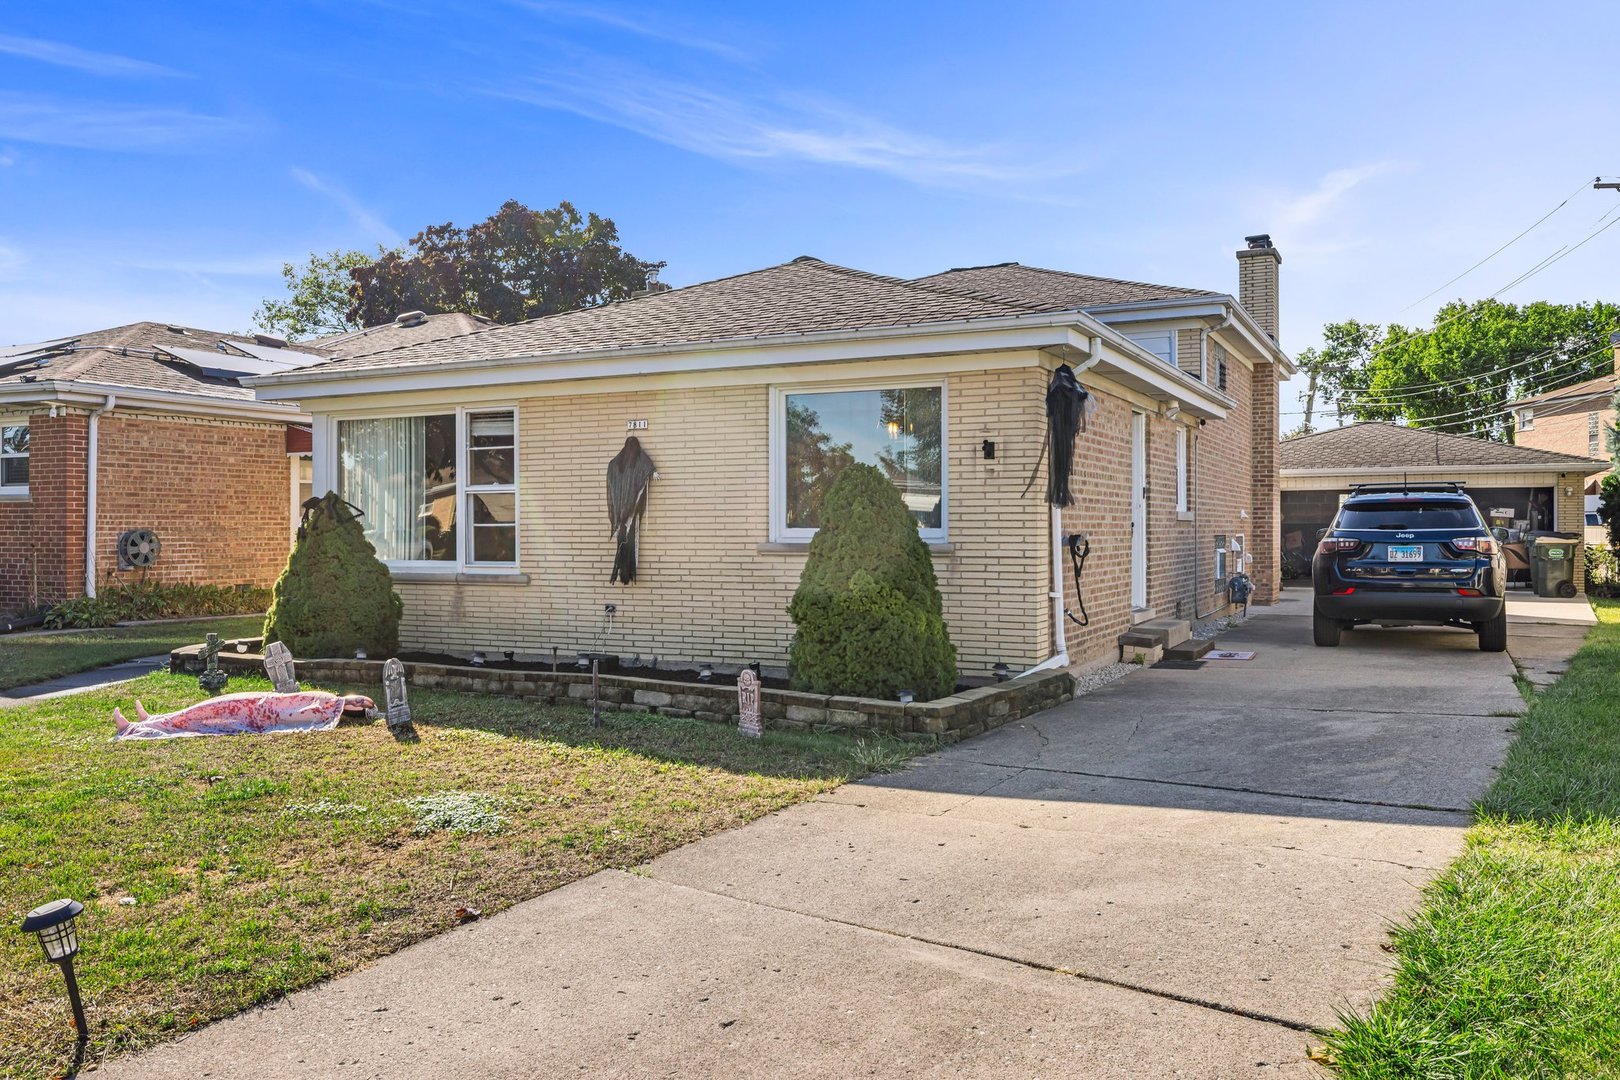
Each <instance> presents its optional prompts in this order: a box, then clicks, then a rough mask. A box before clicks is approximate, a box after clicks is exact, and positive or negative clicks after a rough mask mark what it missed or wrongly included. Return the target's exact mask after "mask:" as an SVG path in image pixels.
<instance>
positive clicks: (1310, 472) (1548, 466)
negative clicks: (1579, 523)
mask: <svg viewBox="0 0 1620 1080" xmlns="http://www.w3.org/2000/svg"><path fill="white" fill-rule="evenodd" d="M1612 464H1613V463H1612V462H1608V461H1602V460H1599V459H1598V458H1575V459H1573V460H1571V461H1545V462H1518V463H1516V464H1513V465H1363V466H1361V467H1359V468H1349V469H1281V470H1279V475H1281V477H1282V478H1283V479H1284V480H1289V479H1303V478H1305V477H1309V476H1368V475H1372V474H1378V473H1391V474H1393V473H1403V474H1404V473H1413V474H1419V475H1423V476H1433V475H1441V476H1444V475H1446V474H1448V473H1462V474H1465V475H1469V476H1475V475H1479V474H1482V473H1504V472H1507V473H1512V472H1520V473H1522V472H1546V473H1566V472H1586V471H1588V470H1590V471H1592V472H1601V471H1603V470H1604V469H1608V468H1611V467H1612ZM1368 483H1380V484H1394V483H1399V481H1397V480H1377V481H1368Z"/></svg>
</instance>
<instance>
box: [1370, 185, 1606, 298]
mask: <svg viewBox="0 0 1620 1080" xmlns="http://www.w3.org/2000/svg"><path fill="white" fill-rule="evenodd" d="M1588 183H1589V181H1586V180H1582V181H1581V183H1580V186H1578V187H1577V188H1576V189H1575V190H1574V191H1572V192H1570V193H1569V194H1568V195H1565V196H1564V201H1563V202H1561V203H1559V204H1558V205H1557V206H1555V207H1553V208H1552V209H1551V210H1549V211H1547V212H1546V213H1545V214H1542V215H1541V216H1540V217H1538V218H1537V219H1536V220H1535V221H1534V222H1533V223H1532V224H1531V225H1530V227H1529V228H1527V229H1525V230H1524V231H1523V232H1521V233H1519V234H1518V235H1517V236H1515V237H1514V238H1513V239H1511V240H1509V241H1508V242H1507V243H1505V244H1503V245H1502V246H1501V247H1499V248H1497V249H1496V250H1495V251H1493V252H1491V253H1490V254H1489V255H1487V256H1485V257H1484V258H1483V259H1481V260H1479V262H1477V263H1475V264H1474V265H1473V266H1470V267H1469V268H1468V269H1466V270H1464V271H1463V272H1462V273H1460V274H1458V275H1457V276H1456V277H1454V278H1452V279H1451V280H1450V281H1448V282H1446V283H1445V284H1444V285H1441V286H1440V288H1438V289H1434V290H1432V291H1430V292H1426V293H1424V294H1423V295H1422V296H1420V297H1418V298H1417V299H1416V300H1414V301H1412V302H1411V303H1410V304H1407V305H1406V306H1405V307H1403V308H1401V310H1400V311H1397V312H1396V313H1395V314H1397V315H1399V314H1401V312H1404V311H1410V310H1411V309H1413V308H1415V307H1417V306H1418V305H1419V304H1421V303H1423V301H1425V300H1427V299H1428V298H1429V297H1431V296H1433V295H1434V294H1435V293H1437V292H1439V291H1440V289H1448V288H1450V287H1451V286H1452V285H1455V284H1456V283H1457V282H1459V281H1461V280H1462V279H1463V278H1465V277H1467V276H1468V275H1469V274H1472V273H1473V272H1474V271H1475V270H1478V269H1479V268H1480V267H1482V266H1484V265H1485V264H1486V263H1488V262H1490V261H1491V260H1492V259H1494V258H1496V257H1497V256H1498V255H1500V254H1502V252H1504V251H1506V250H1507V249H1508V248H1510V247H1512V246H1513V245H1514V244H1517V243H1518V242H1519V241H1520V240H1523V239H1524V238H1525V237H1526V236H1528V235H1530V233H1532V232H1534V231H1535V230H1536V228H1537V227H1539V226H1540V225H1541V223H1542V222H1544V221H1546V220H1547V219H1548V218H1550V217H1552V216H1553V215H1554V214H1556V213H1558V211H1560V210H1562V209H1563V208H1564V207H1566V206H1568V205H1569V200H1571V199H1573V198H1574V197H1575V196H1577V195H1579V194H1580V193H1581V192H1583V191H1585V190H1586V186H1587V184H1588Z"/></svg>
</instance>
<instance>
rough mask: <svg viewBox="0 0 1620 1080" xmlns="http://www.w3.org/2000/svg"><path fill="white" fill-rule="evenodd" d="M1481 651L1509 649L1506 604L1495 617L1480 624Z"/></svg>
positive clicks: (1504, 650)
mask: <svg viewBox="0 0 1620 1080" xmlns="http://www.w3.org/2000/svg"><path fill="white" fill-rule="evenodd" d="M1479 651H1480V652H1506V651H1507V608H1506V607H1505V606H1504V607H1503V608H1502V611H1501V613H1500V614H1498V615H1497V616H1496V618H1494V619H1487V620H1486V621H1484V622H1482V623H1480V624H1479Z"/></svg>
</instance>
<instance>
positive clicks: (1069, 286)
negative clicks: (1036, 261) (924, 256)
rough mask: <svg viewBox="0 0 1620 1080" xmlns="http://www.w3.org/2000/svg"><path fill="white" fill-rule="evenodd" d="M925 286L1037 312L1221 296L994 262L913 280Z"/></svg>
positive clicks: (1198, 290)
mask: <svg viewBox="0 0 1620 1080" xmlns="http://www.w3.org/2000/svg"><path fill="white" fill-rule="evenodd" d="M915 280H916V281H917V282H919V283H921V284H924V285H945V286H949V287H952V288H960V289H971V290H972V291H974V292H976V293H980V294H982V295H985V296H994V297H997V298H998V299H1002V300H1008V301H1012V302H1014V303H1018V304H1024V305H1027V306H1029V307H1033V308H1037V309H1039V310H1041V311H1068V310H1071V309H1076V308H1089V307H1102V306H1104V305H1107V304H1134V303H1142V302H1144V301H1148V300H1184V299H1191V298H1195V297H1203V296H1220V295H1223V294H1221V293H1214V292H1210V291H1208V290H1207V289H1183V288H1180V287H1178V286H1175V285H1150V284H1148V283H1147V282H1143V281H1122V280H1119V279H1117V278H1103V277H1091V276H1089V275H1087V274H1071V273H1069V272H1068V271H1066V270H1046V269H1043V268H1042V267H1039V266H1022V265H1020V264H1018V263H1015V262H1008V263H996V264H995V265H993V266H964V267H959V268H957V269H955V270H946V271H944V272H943V273H939V274H930V275H929V276H927V277H920V278H917V279H915Z"/></svg>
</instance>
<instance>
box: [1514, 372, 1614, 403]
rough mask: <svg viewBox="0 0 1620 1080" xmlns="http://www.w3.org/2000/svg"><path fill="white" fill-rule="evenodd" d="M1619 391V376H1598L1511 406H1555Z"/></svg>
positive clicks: (1521, 399)
mask: <svg viewBox="0 0 1620 1080" xmlns="http://www.w3.org/2000/svg"><path fill="white" fill-rule="evenodd" d="M1617 391H1620V375H1614V374H1611V375H1599V376H1598V377H1597V378H1595V379H1587V380H1586V381H1585V382H1579V383H1576V384H1575V385H1573V386H1563V387H1559V388H1558V389H1557V390H1549V391H1547V392H1546V393H1545V394H1536V395H1535V396H1534V397H1527V398H1520V399H1519V400H1518V401H1515V402H1513V405H1514V406H1515V407H1516V406H1519V405H1543V406H1556V405H1559V404H1561V403H1564V402H1566V401H1574V400H1577V399H1583V398H1590V397H1593V396H1602V395H1604V394H1613V393H1615V392H1617Z"/></svg>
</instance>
